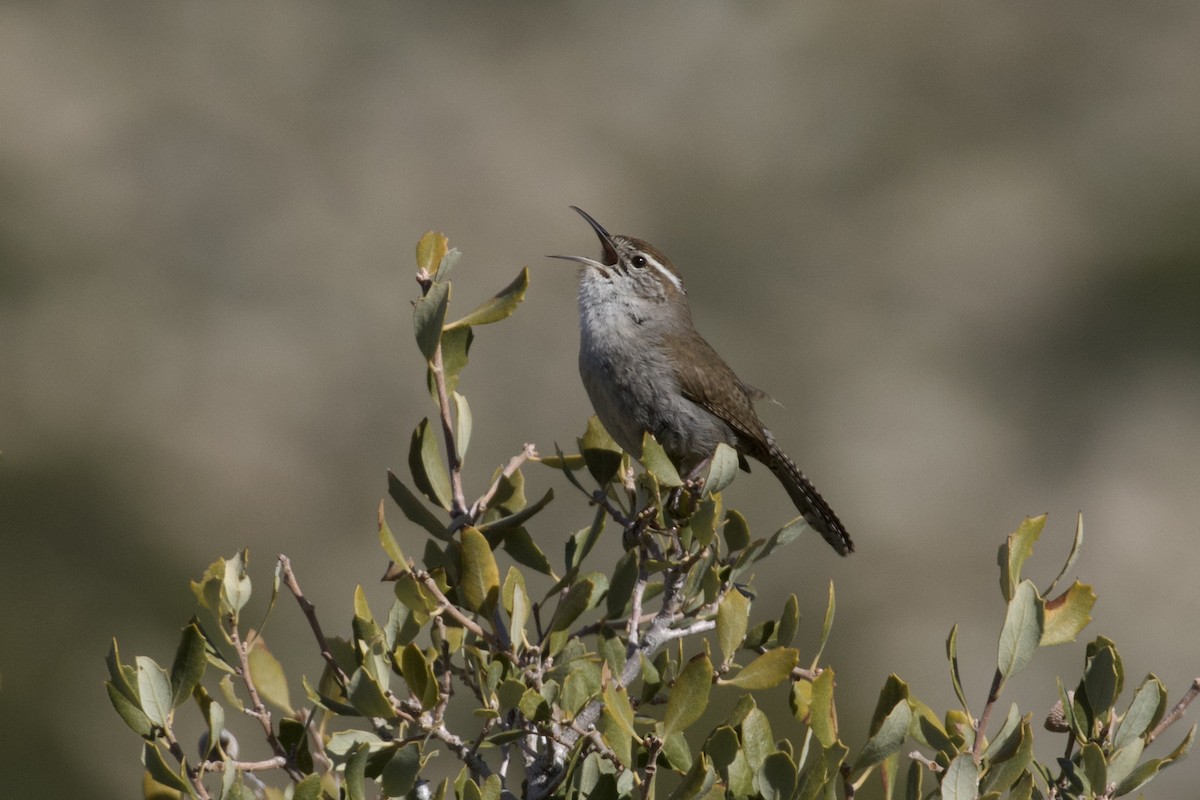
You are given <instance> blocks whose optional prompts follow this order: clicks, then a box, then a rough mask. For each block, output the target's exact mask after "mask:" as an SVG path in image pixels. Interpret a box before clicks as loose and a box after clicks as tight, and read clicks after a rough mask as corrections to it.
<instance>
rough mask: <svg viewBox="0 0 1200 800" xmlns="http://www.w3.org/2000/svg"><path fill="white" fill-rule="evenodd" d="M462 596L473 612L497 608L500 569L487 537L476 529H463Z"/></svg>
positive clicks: (485, 612) (485, 611) (486, 611)
mask: <svg viewBox="0 0 1200 800" xmlns="http://www.w3.org/2000/svg"><path fill="white" fill-rule="evenodd" d="M460 588H461V589H462V590H463V594H464V599H465V600H466V604H467V607H468V608H470V609H471V610H472V611H478V612H481V613H484V614H488V613H490V612H491V610H492V609H493V608H495V607H496V600H497V598H498V597H499V593H500V568H499V567H498V566H496V556H495V555H494V554H493V553H492V548H491V546H490V545H488V540H487V537H485V536H484V535H483V534H482V533H480V532H479V531H478V530H476V529H475V528H472V527H470V526H467V527H465V528H463V529H462V584H461V586H460Z"/></svg>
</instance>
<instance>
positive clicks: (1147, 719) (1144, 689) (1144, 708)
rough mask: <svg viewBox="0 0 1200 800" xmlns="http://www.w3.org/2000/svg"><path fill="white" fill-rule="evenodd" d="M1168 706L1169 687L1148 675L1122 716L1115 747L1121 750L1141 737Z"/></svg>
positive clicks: (1114, 739)
mask: <svg viewBox="0 0 1200 800" xmlns="http://www.w3.org/2000/svg"><path fill="white" fill-rule="evenodd" d="M1166 708H1167V687H1165V686H1163V684H1162V681H1160V680H1159V679H1158V678H1156V677H1155V676H1153V675H1147V676H1146V680H1144V681H1142V685H1141V686H1139V687H1138V689H1137V691H1136V692H1134V695H1133V700H1131V701H1130V702H1129V709H1128V710H1126V712H1125V716H1124V717H1122V718H1121V726H1120V727H1119V728H1117V735H1116V736H1115V737H1113V749H1114V750H1120V749H1121V748H1123V747H1125V746H1126V745H1128V744H1130V743H1131V742H1133V741H1134V740H1135V739H1140V738H1141V737H1142V736H1144V735H1145V734H1146V733H1147V732H1148V731H1149V730H1150V729H1151V728H1153V727H1154V726H1155V725H1157V724H1158V721H1159V720H1160V719H1162V715H1163V712H1164V711H1165V710H1166ZM1118 780H1119V779H1118Z"/></svg>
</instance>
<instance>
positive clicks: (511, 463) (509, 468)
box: [468, 443, 537, 521]
mask: <svg viewBox="0 0 1200 800" xmlns="http://www.w3.org/2000/svg"><path fill="white" fill-rule="evenodd" d="M536 457H537V448H535V447H534V446H533V445H532V444H528V443H526V444H525V446H524V447H522V448H521V452H520V453H517V454H516V455H515V456H513V457H512V458H510V459H509V460H508V463H507V464H505V465H504V469H502V470H500V474H499V475H497V476H496V480H494V481H492V485H491V486H489V487H488V490H487V491H486V492H484V494H483V497H480V498H479V499H478V500H476V501H475V502H474V503H473V504H472V505H471V510H470V511H469V512H468V515H469V516H470V518H471V521H475V520H478V519H479V516H480V515H481V514H483V512H484V511H487V509H488V503H490V502H492V498H493V497H495V496H496V492H497V491H498V490H499V489H500V481H501V480H503V479H504V478H511V477H512V476H513V473H514V472H516V471H517V470H519V469H520V468H521V465H522V464H524V463H525V462H526V460H528V459H530V458H536Z"/></svg>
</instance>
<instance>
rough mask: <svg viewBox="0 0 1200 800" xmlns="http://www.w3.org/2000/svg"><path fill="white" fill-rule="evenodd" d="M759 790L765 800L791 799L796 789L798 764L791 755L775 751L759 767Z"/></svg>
mask: <svg viewBox="0 0 1200 800" xmlns="http://www.w3.org/2000/svg"><path fill="white" fill-rule="evenodd" d="M758 791H759V794H760V795H761V796H762V798H763V800H790V798H791V796H792V793H793V792H794V791H796V765H795V764H794V763H793V762H792V759H791V756H789V755H788V754H787V753H784V752H775V753H772V754H771V755H769V756H767V757H766V758H765V759H764V760H763V762H762V766H761V767H759V769H758Z"/></svg>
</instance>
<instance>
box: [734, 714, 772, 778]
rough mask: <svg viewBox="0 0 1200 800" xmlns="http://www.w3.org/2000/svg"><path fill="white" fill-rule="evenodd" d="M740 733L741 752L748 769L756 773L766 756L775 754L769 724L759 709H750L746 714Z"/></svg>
mask: <svg viewBox="0 0 1200 800" xmlns="http://www.w3.org/2000/svg"><path fill="white" fill-rule="evenodd" d="M740 728H741V733H742V752H744V753H745V754H746V761H747V762H748V763H749V764H750V769H752V770H754V771H756V772H757V771H758V768H759V767H761V766H762V763H763V761H764V760H765V759H766V757H767V756H768V755H770V754H771V753H773V752H775V737H774V736H772V735H771V724H770V722H768V721H767V715H766V714H764V713H763V711H762V709H761V708H752V709H750V710H749V711H747V712H746V716H745V718H744V719H743V720H742V724H741V726H740Z"/></svg>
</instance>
